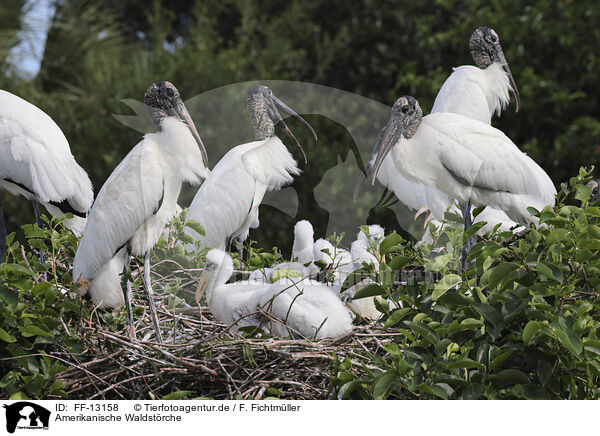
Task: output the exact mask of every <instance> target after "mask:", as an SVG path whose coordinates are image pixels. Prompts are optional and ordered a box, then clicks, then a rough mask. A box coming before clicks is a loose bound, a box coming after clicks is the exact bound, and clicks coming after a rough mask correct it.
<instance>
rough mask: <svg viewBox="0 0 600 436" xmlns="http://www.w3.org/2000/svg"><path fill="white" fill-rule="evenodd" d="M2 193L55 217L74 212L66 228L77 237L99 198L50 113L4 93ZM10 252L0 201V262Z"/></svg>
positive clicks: (0, 101) (0, 95) (0, 105)
mask: <svg viewBox="0 0 600 436" xmlns="http://www.w3.org/2000/svg"><path fill="white" fill-rule="evenodd" d="M0 151H1V153H0V188H3V189H5V190H7V191H8V192H10V193H11V194H14V195H23V196H24V197H25V198H27V199H29V200H31V201H32V202H33V210H34V214H35V220H36V223H37V224H38V225H39V226H40V227H41V226H42V222H41V220H40V213H39V208H38V203H41V204H42V205H43V206H44V207H45V208H46V209H47V210H48V212H50V213H51V214H52V215H53V216H61V215H62V214H64V213H67V212H71V213H73V215H75V216H74V218H73V219H70V220H67V221H65V226H67V227H68V228H69V229H71V230H72V231H73V232H74V233H75V234H77V235H78V236H80V235H81V233H82V232H83V228H84V227H85V216H86V214H87V212H88V211H89V209H90V206H91V205H92V201H93V199H94V193H93V191H92V183H91V182H90V179H89V177H88V175H87V173H86V172H85V171H84V170H83V169H82V168H81V167H80V166H79V165H78V164H77V162H75V159H74V158H73V155H72V154H71V149H70V148H69V143H68V142H67V138H65V135H64V134H63V132H62V130H61V129H60V128H59V127H58V126H57V125H56V123H55V122H54V121H53V120H52V118H50V117H49V116H48V115H47V114H46V113H45V112H43V111H42V110H40V109H39V108H37V107H36V106H34V105H32V104H31V103H29V102H27V101H25V100H23V99H22V98H20V97H17V96H16V95H14V94H11V93H10V92H7V91H3V90H0ZM5 253H6V227H5V224H4V214H3V212H2V204H1V202H0V263H1V262H4V259H5Z"/></svg>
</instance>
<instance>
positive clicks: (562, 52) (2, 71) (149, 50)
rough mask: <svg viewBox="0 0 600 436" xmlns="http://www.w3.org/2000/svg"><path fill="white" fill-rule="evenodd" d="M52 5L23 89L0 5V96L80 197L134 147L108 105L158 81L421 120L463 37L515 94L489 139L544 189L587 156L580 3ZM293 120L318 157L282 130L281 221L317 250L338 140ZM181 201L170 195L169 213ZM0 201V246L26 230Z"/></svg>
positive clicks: (589, 0) (591, 132) (589, 33)
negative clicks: (72, 164)
mask: <svg viewBox="0 0 600 436" xmlns="http://www.w3.org/2000/svg"><path fill="white" fill-rule="evenodd" d="M55 3H56V13H55V16H54V17H53V19H52V23H51V28H50V31H49V35H48V40H47V44H46V47H45V50H44V55H43V60H42V64H41V71H40V72H39V74H38V75H37V76H36V77H34V78H33V79H25V78H22V77H20V76H19V75H18V74H17V72H15V71H14V70H13V68H12V67H11V66H10V64H9V63H7V62H6V61H5V60H4V59H5V58H6V55H7V54H8V50H9V49H10V47H12V46H13V45H14V44H16V43H17V31H18V30H19V29H20V28H21V26H22V23H21V22H20V17H21V16H22V14H21V8H22V7H23V4H24V0H10V1H4V2H2V4H1V5H0V87H1V88H3V89H6V90H9V91H11V92H13V93H15V94H18V95H20V96H22V97H24V98H25V99H27V100H29V101H31V102H32V103H34V104H36V105H37V106H39V107H40V108H42V109H43V110H45V111H46V112H47V113H48V114H50V115H51V116H52V118H53V119H54V120H55V121H56V122H57V124H58V125H59V126H60V127H61V128H62V129H63V131H64V132H65V134H66V136H67V138H68V139H69V142H70V144H71V149H72V152H73V154H74V156H75V157H76V159H77V161H78V162H79V163H80V164H81V165H82V166H83V167H84V168H85V169H86V170H87V171H88V173H89V175H90V177H91V179H92V181H93V183H94V187H95V190H96V192H97V191H98V189H99V188H100V186H101V185H102V183H103V182H104V180H105V179H106V178H107V177H108V175H109V174H110V172H111V171H112V170H113V169H114V168H115V166H116V165H117V164H118V162H119V161H120V160H121V159H122V158H123V157H124V156H125V154H126V153H127V152H128V151H129V150H130V149H131V147H133V145H134V144H136V142H137V141H138V140H139V139H140V136H141V135H140V133H139V132H136V131H134V130H132V129H130V128H128V127H126V126H124V125H123V124H121V123H119V122H118V121H117V120H115V118H114V117H113V116H112V115H111V114H131V112H130V110H129V109H128V108H127V107H126V106H124V105H123V104H122V103H120V100H121V99H136V100H141V98H142V95H143V92H144V90H145V89H146V87H147V86H148V85H149V84H150V83H152V82H154V81H156V80H170V81H172V82H173V83H175V84H176V86H177V87H178V88H179V89H180V91H181V92H182V94H183V96H184V97H186V96H189V97H191V96H194V95H197V94H200V93H202V92H204V91H207V90H210V89H213V88H216V87H219V86H223V85H227V84H233V83H237V82H241V81H248V80H266V79H283V80H294V81H306V82H312V83H317V84H323V85H328V86H332V87H336V88H340V89H343V90H346V91H351V92H355V93H357V94H360V95H363V96H365V97H369V98H371V99H374V100H377V101H380V102H382V103H385V104H387V105H391V104H392V103H393V102H394V101H395V99H396V98H397V97H398V96H400V95H404V94H411V95H414V96H415V97H416V98H418V100H419V101H420V103H421V105H422V107H423V108H424V110H425V111H426V112H428V111H429V109H430V108H431V106H432V103H433V100H434V98H435V95H436V93H437V91H438V90H439V88H440V86H441V85H442V83H443V81H444V80H445V79H446V78H447V76H448V75H449V74H450V72H451V67H453V66H458V65H463V64H470V63H472V61H471V58H470V54H469V51H468V38H469V35H470V34H471V32H472V31H473V30H474V29H475V28H476V27H478V26H491V27H493V28H494V29H495V30H496V31H497V32H498V34H499V35H500V37H501V41H502V43H503V48H504V52H505V54H506V57H507V59H508V61H509V62H510V65H511V69H512V71H513V74H514V76H515V80H516V82H517V85H518V87H519V90H520V92H521V103H522V106H521V110H520V112H519V113H517V114H515V113H514V105H511V106H510V107H509V109H508V110H507V111H506V112H505V114H504V115H503V116H502V118H500V119H498V120H496V121H495V125H496V126H497V127H498V128H500V129H502V130H503V131H504V132H505V133H506V134H507V135H508V136H509V137H510V138H511V139H512V140H513V141H514V142H515V143H516V144H517V145H518V146H519V147H520V148H521V149H522V150H523V151H525V152H527V153H528V154H529V155H531V156H532V157H533V158H534V159H535V160H536V162H538V163H539V164H540V165H541V166H542V167H543V168H544V169H545V170H546V171H547V172H548V173H549V175H550V177H551V178H552V179H553V180H554V182H555V183H558V182H561V181H565V180H567V179H568V177H570V176H572V175H574V174H576V173H577V169H578V168H579V166H580V165H590V164H595V163H596V161H597V160H598V156H599V154H600V115H599V113H598V107H599V106H598V103H599V102H598V89H600V75H599V74H598V71H600V65H599V63H600V55H599V53H598V47H599V46H600V29H599V28H598V26H597V23H598V22H599V21H600V6H599V5H598V3H597V2H596V1H593V0H586V1H556V2H555V1H538V2H528V1H512V0H511V1H488V0H486V1H458V0H448V1H442V0H439V1H423V2H414V1H412V0H411V1H407V0H402V1H379V0H378V1H374V0H365V1H354V0H344V1H341V0H340V1H300V0H285V1H284V0H279V1H269V2H246V1H242V0H226V1H217V0H208V1H206V0H202V1H189V2H188V1H160V0H155V1H141V0H129V1H122V0H118V1H117V0H94V1H88V2H86V1H77V0H62V1H56V2H55ZM307 119H308V120H309V121H310V122H311V123H312V124H313V126H314V127H315V130H316V131H317V132H318V134H319V143H318V144H314V143H313V142H312V141H310V140H309V137H308V135H306V134H305V132H304V131H302V129H301V128H300V127H299V125H296V124H294V125H293V127H295V132H297V134H298V137H299V138H300V139H301V141H302V142H303V143H304V144H306V149H307V154H308V158H309V162H310V165H309V166H308V167H303V170H304V174H303V175H302V176H301V177H300V178H298V180H297V181H296V182H295V184H294V188H295V189H296V191H297V192H298V195H299V206H300V208H299V213H298V216H297V219H301V218H309V219H310V220H311V221H312V222H313V224H315V227H316V229H317V234H319V236H323V234H324V233H325V229H326V227H327V220H328V213H327V211H325V210H324V209H322V208H321V207H319V205H318V204H317V202H316V201H315V198H314V195H313V188H314V187H315V186H316V185H317V184H318V183H319V181H320V179H321V177H322V176H323V174H324V173H325V172H326V171H327V170H328V169H329V168H331V167H333V166H335V165H337V155H338V154H340V155H341V156H342V157H343V158H345V157H346V155H347V153H348V150H350V149H351V147H352V138H351V137H350V136H349V135H348V133H347V131H346V129H345V127H344V126H341V125H339V124H337V123H334V122H333V121H331V120H328V119H326V118H325V117H319V116H307ZM196 122H197V124H198V127H199V130H200V133H201V135H202V136H203V138H207V137H208V140H205V142H207V148H208V152H209V155H210V156H211V163H212V164H213V165H214V163H215V162H216V160H217V159H218V157H219V156H216V155H215V153H212V154H211V147H212V146H214V145H215V142H218V138H211V137H210V126H207V125H205V124H204V123H203V120H202V119H198V118H196ZM219 122H221V123H223V125H226V124H227V123H228V119H227V117H226V116H223V117H222V119H220V120H219ZM250 139H251V138H250V137H249V138H248V140H250ZM219 145H220V147H223V146H232V145H235V144H219ZM213 148H214V147H213ZM294 153H295V152H294ZM296 156H297V157H298V155H296ZM348 183H352V184H353V183H354V180H351V181H348ZM193 193H194V192H193V190H188V191H185V192H184V194H183V196H182V198H181V201H180V202H181V204H182V205H183V206H187V205H188V204H189V202H190V201H191V197H192V196H193ZM2 198H3V201H4V203H5V206H6V207H7V209H8V211H9V215H10V219H9V226H10V228H9V231H11V230H17V229H18V225H20V224H22V223H23V222H31V221H32V214H31V210H30V209H31V208H30V205H29V203H27V202H24V200H23V199H17V198H9V196H8V195H7V194H6V193H2ZM266 208H268V206H264V207H263V210H262V213H261V228H260V229H259V230H258V231H257V232H256V233H254V234H252V235H251V237H252V238H253V239H256V240H258V241H259V242H260V244H261V245H264V246H266V247H270V246H272V245H278V246H280V247H282V248H284V249H287V248H289V246H290V244H291V241H290V239H291V227H292V226H293V223H294V222H295V219H293V218H291V217H287V216H286V215H283V214H281V213H280V212H277V211H275V210H274V209H273V210H271V209H268V210H267V209H266ZM392 218H393V214H391V213H386V211H379V212H376V215H372V216H371V220H372V221H373V220H374V221H379V222H381V223H383V224H386V227H388V228H391V227H393V226H394V221H393V219H392ZM346 242H348V241H346Z"/></svg>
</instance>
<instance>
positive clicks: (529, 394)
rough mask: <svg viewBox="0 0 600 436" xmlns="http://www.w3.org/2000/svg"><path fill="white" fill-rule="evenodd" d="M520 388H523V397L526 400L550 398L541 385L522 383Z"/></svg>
mask: <svg viewBox="0 0 600 436" xmlns="http://www.w3.org/2000/svg"><path fill="white" fill-rule="evenodd" d="M522 388H523V395H525V397H526V398H527V399H528V400H549V399H550V396H549V395H548V392H546V390H545V389H544V388H542V387H541V386H536V385H532V384H524V385H522Z"/></svg>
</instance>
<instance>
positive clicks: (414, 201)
mask: <svg viewBox="0 0 600 436" xmlns="http://www.w3.org/2000/svg"><path fill="white" fill-rule="evenodd" d="M377 180H378V181H379V183H381V184H382V185H384V186H386V187H387V188H388V189H391V190H392V191H394V194H395V195H396V197H398V200H400V201H401V202H402V203H403V204H404V205H406V206H408V207H409V208H411V209H412V210H415V211H417V210H419V209H421V208H422V207H423V206H427V207H428V208H429V210H430V211H431V213H432V214H433V216H435V217H436V218H438V219H442V218H443V217H444V212H445V211H446V209H447V208H448V207H449V206H451V205H452V199H451V198H450V197H449V196H448V195H446V194H445V193H443V192H442V191H439V190H437V189H435V188H433V187H431V186H427V185H424V184H422V183H418V182H414V181H412V180H409V179H407V178H406V177H404V176H403V175H402V173H400V172H399V171H398V170H397V169H396V167H395V164H394V159H393V156H392V154H391V153H390V154H388V155H387V156H386V157H385V159H384V160H383V163H382V165H381V167H380V169H379V172H378V173H377Z"/></svg>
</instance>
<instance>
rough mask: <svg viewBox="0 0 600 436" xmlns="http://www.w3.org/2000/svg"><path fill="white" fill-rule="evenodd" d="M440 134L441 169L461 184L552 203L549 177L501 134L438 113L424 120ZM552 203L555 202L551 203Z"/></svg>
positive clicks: (473, 121)
mask: <svg viewBox="0 0 600 436" xmlns="http://www.w3.org/2000/svg"><path fill="white" fill-rule="evenodd" d="M423 122H425V123H426V125H427V127H432V128H433V129H434V130H435V131H437V133H438V134H433V135H430V136H429V140H433V141H436V144H435V146H436V148H437V150H438V155H439V158H440V163H441V165H442V167H443V168H444V169H445V170H446V171H448V172H449V173H450V174H451V175H452V177H453V178H454V179H455V180H457V181H458V182H459V183H461V184H463V185H465V186H471V187H473V188H478V189H483V190H489V191H496V192H511V193H514V194H521V195H528V196H533V197H537V198H543V199H548V200H550V199H553V198H554V194H555V193H556V190H555V188H554V185H553V184H552V181H551V180H550V178H549V177H548V175H547V174H546V173H545V172H544V170H542V169H541V168H540V166H539V165H537V164H536V163H535V162H534V161H533V160H532V159H531V158H530V157H528V156H527V155H525V154H524V153H522V152H521V151H520V150H519V149H518V148H517V146H516V145H515V144H514V143H513V142H512V141H511V140H510V139H509V138H508V137H507V136H506V135H505V134H504V133H502V132H501V131H500V130H498V129H495V128H494V127H491V126H489V125H487V124H485V123H482V122H480V121H476V120H472V119H469V118H466V117H463V116H460V115H456V114H449V113H436V114H431V115H428V116H427V117H425V118H424V119H423ZM552 201H553V200H552Z"/></svg>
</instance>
